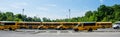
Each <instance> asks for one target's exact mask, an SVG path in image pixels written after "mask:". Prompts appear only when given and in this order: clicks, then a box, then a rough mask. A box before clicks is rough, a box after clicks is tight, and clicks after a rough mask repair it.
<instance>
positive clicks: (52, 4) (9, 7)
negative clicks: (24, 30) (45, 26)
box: [0, 0, 120, 19]
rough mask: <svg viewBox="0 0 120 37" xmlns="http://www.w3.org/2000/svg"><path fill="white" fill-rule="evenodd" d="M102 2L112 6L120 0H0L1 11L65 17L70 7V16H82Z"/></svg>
mask: <svg viewBox="0 0 120 37" xmlns="http://www.w3.org/2000/svg"><path fill="white" fill-rule="evenodd" d="M102 4H105V5H107V6H112V5H114V4H120V0H0V11H1V12H8V11H9V12H13V13H14V14H24V15H27V16H29V17H34V16H37V17H40V18H43V17H47V18H50V19H64V18H68V17H69V9H70V13H71V14H70V17H82V16H84V14H85V12H86V11H94V10H97V8H98V7H99V6H100V5H102ZM22 9H24V13H22Z"/></svg>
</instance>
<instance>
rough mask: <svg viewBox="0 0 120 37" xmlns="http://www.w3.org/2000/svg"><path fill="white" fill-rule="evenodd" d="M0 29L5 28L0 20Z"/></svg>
mask: <svg viewBox="0 0 120 37" xmlns="http://www.w3.org/2000/svg"><path fill="white" fill-rule="evenodd" d="M0 30H4V26H3V24H1V22H0Z"/></svg>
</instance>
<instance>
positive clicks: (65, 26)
mask: <svg viewBox="0 0 120 37" xmlns="http://www.w3.org/2000/svg"><path fill="white" fill-rule="evenodd" d="M77 24H78V22H62V23H61V25H59V26H57V30H67V29H73V27H74V26H76V25H77Z"/></svg>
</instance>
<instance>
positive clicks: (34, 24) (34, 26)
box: [17, 22, 41, 29]
mask: <svg viewBox="0 0 120 37" xmlns="http://www.w3.org/2000/svg"><path fill="white" fill-rule="evenodd" d="M17 25H18V28H19V29H37V28H38V26H39V25H41V22H18V24H17Z"/></svg>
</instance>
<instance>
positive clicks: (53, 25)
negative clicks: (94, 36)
mask: <svg viewBox="0 0 120 37" xmlns="http://www.w3.org/2000/svg"><path fill="white" fill-rule="evenodd" d="M111 27H112V22H13V21H0V30H5V29H9V30H16V29H39V30H46V29H56V30H68V29H71V30H74V31H80V30H88V31H92V30H97V29H99V28H111Z"/></svg>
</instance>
